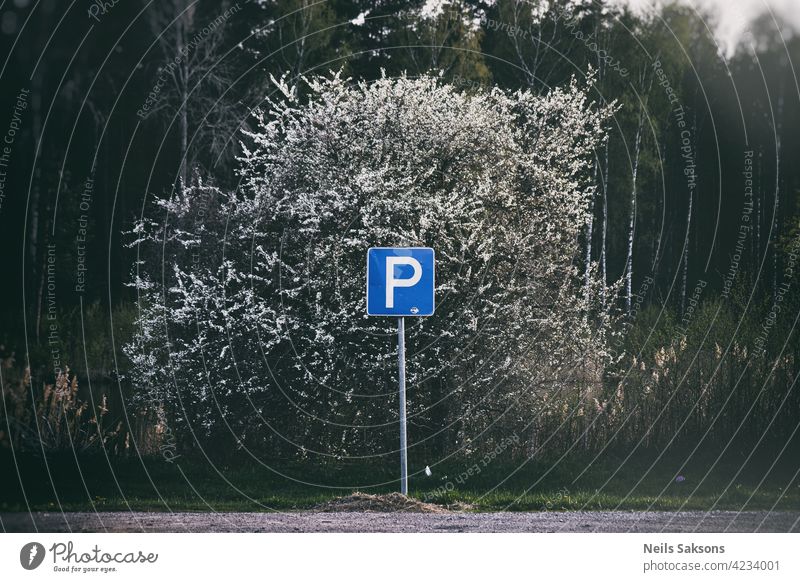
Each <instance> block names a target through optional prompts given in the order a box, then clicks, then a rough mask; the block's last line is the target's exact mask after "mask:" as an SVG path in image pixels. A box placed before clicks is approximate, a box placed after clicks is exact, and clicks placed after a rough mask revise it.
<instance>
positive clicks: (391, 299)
mask: <svg viewBox="0 0 800 582" xmlns="http://www.w3.org/2000/svg"><path fill="white" fill-rule="evenodd" d="M434 285H435V272H434V252H433V249H431V248H427V247H394V248H389V247H373V248H371V249H369V251H367V315H392V316H395V317H403V316H426V315H433V310H434Z"/></svg>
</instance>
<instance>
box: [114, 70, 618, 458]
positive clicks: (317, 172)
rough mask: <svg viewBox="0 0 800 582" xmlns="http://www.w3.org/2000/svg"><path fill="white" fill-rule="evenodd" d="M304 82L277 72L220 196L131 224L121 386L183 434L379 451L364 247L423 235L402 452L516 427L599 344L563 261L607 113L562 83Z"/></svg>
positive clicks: (576, 279)
mask: <svg viewBox="0 0 800 582" xmlns="http://www.w3.org/2000/svg"><path fill="white" fill-rule="evenodd" d="M306 82H307V84H308V86H309V89H310V90H309V91H308V92H307V93H308V95H309V96H308V97H303V98H301V97H298V96H297V95H298V92H297V91H296V90H295V88H291V87H289V86H287V85H286V84H284V83H283V82H276V85H277V87H278V89H279V90H280V93H281V98H280V99H276V100H274V101H270V102H269V103H268V107H267V108H266V111H265V112H263V114H261V115H260V117H261V124H260V126H259V128H258V130H257V131H255V132H254V133H250V134H247V136H246V137H247V139H246V140H245V144H244V148H245V149H244V151H245V154H244V155H243V158H242V159H241V170H240V178H241V181H240V187H239V188H238V189H237V191H236V192H222V191H220V190H218V189H216V188H214V187H212V186H208V185H206V184H202V183H201V184H199V185H198V186H196V187H194V188H191V189H188V190H187V191H186V192H185V194H184V196H183V197H173V198H170V199H169V200H162V201H160V202H159V203H158V206H159V209H160V210H161V212H159V213H158V214H157V216H159V218H158V219H151V220H147V221H143V222H142V223H140V224H139V225H137V228H136V233H137V239H136V243H135V244H137V245H139V246H140V248H141V256H142V257H143V258H142V261H141V262H140V264H139V266H138V269H137V278H136V285H137V287H138V289H139V292H140V299H141V301H140V305H141V313H140V319H139V333H138V334H137V336H136V337H135V338H134V340H133V341H132V342H131V343H130V344H129V345H128V346H127V351H128V354H129V355H130V357H131V358H132V360H133V363H134V368H135V369H136V370H137V371H138V376H137V377H138V378H141V379H142V380H141V386H140V389H139V394H140V398H141V399H142V400H143V401H144V402H146V403H150V404H151V405H152V404H154V403H156V404H157V405H158V406H160V407H163V409H164V410H166V411H168V414H169V417H170V418H172V419H173V422H174V423H175V424H176V425H180V426H182V427H183V428H184V429H185V430H184V432H185V433H188V434H191V435H193V436H194V437H195V438H201V437H207V436H214V442H226V443H229V442H231V441H230V440H228V439H226V438H225V436H226V435H228V436H229V437H230V439H232V440H233V441H234V442H237V443H239V444H243V445H246V446H248V447H257V448H258V447H265V449H266V450H267V451H268V452H270V453H272V454H281V455H288V454H314V453H320V454H324V455H341V456H347V455H354V456H359V455H373V454H375V455H380V454H394V452H396V450H397V445H396V441H397V436H396V434H397V395H396V375H397V372H396V336H395V332H396V320H395V319H392V318H377V317H367V316H366V310H365V276H366V253H367V249H368V248H369V247H372V246H430V247H433V248H434V249H435V250H436V260H437V264H436V279H437V281H436V282H437V289H436V294H437V309H436V313H435V315H434V316H433V317H429V318H419V319H413V320H409V321H408V323H407V331H406V334H407V350H408V354H407V360H408V381H409V387H410V388H409V406H410V411H409V424H410V446H411V447H412V448H413V447H421V448H425V449H426V450H433V451H436V452H438V453H444V452H454V451H459V450H462V451H469V450H474V449H476V448H480V447H481V446H482V443H486V444H489V443H491V442H492V440H493V439H498V438H501V437H502V436H507V435H508V434H510V433H511V432H513V433H515V434H517V435H518V436H520V437H521V438H528V437H529V436H530V434H531V431H533V430H535V426H536V423H535V419H536V417H537V415H539V414H541V413H542V412H543V408H544V407H545V406H547V405H548V402H553V401H554V399H555V398H556V395H557V394H559V393H562V392H564V391H570V393H575V390H576V387H578V390H584V391H585V390H586V389H587V386H589V385H590V384H592V383H593V382H596V380H597V378H598V375H599V374H600V373H601V371H602V367H603V364H604V362H605V359H606V357H607V353H608V351H609V350H608V349H607V344H608V342H609V321H610V319H609V318H610V315H609V314H608V313H605V312H602V311H600V310H599V308H598V307H597V306H595V305H589V304H587V303H586V301H587V299H586V297H597V296H598V295H599V293H588V294H586V293H584V292H583V289H582V288H581V287H580V286H581V285H583V284H584V281H583V274H582V266H580V267H579V268H576V266H577V265H579V263H580V260H579V254H580V237H581V231H582V229H583V227H584V225H585V224H586V221H587V207H588V200H589V197H590V196H591V194H592V186H591V172H590V171H587V168H590V167H591V159H592V156H593V150H594V148H596V147H597V146H598V144H599V143H600V142H601V141H602V140H603V139H604V131H603V124H604V121H605V120H606V118H607V117H608V115H609V114H610V109H609V108H598V107H594V106H593V105H592V104H591V103H590V102H589V100H588V98H587V88H585V87H580V86H579V85H578V84H577V83H575V82H573V83H572V84H571V85H570V86H568V87H565V88H557V89H553V90H552V91H550V93H549V94H548V95H546V96H537V95H534V94H533V93H531V92H527V91H523V92H517V93H513V94H509V93H506V92H503V91H500V90H497V89H496V90H493V91H491V92H477V93H476V92H469V93H464V92H460V91H459V90H457V89H455V88H453V87H450V86H447V85H443V84H441V83H440V82H439V81H438V80H437V79H435V78H432V77H423V78H418V79H409V78H399V79H388V78H383V79H381V80H378V81H376V82H373V83H365V82H362V83H352V82H349V81H348V80H346V79H342V78H340V77H339V76H333V77H332V78H324V79H323V78H315V79H310V80H307V81H306ZM492 446H493V445H492Z"/></svg>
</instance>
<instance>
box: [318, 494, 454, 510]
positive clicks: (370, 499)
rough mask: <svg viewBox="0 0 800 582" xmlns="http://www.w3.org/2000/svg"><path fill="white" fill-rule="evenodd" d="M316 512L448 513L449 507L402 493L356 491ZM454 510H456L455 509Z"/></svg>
mask: <svg viewBox="0 0 800 582" xmlns="http://www.w3.org/2000/svg"><path fill="white" fill-rule="evenodd" d="M314 509H315V510H316V511H323V512H339V511H345V512H349V511H359V512H362V511H363V512H368V513H447V512H448V511H450V509H448V508H447V507H444V506H441V505H434V504H432V503H424V502H422V501H419V500H417V499H413V498H411V497H407V496H405V495H403V494H402V493H386V494H384V495H371V494H369V493H360V492H358V491H356V492H355V493H353V494H352V495H348V496H347V497H338V498H336V499H332V500H330V501H326V502H325V503H321V504H319V505H317V506H316V507H314ZM453 509H456V508H455V507H454V508H453Z"/></svg>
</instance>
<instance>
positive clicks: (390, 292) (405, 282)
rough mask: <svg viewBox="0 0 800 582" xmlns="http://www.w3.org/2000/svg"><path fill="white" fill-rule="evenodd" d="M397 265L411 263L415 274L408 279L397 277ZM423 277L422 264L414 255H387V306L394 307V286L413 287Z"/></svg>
mask: <svg viewBox="0 0 800 582" xmlns="http://www.w3.org/2000/svg"><path fill="white" fill-rule="evenodd" d="M395 265H411V267H412V268H413V269H414V274H413V275H411V277H410V278H408V279H395V278H394V267H395ZM421 278H422V265H420V264H419V261H418V260H417V259H415V258H413V257H386V307H387V308H393V307H394V288H395V287H413V286H414V285H416V284H417V283H419V280H420V279H421Z"/></svg>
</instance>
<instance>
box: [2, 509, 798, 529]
mask: <svg viewBox="0 0 800 582" xmlns="http://www.w3.org/2000/svg"><path fill="white" fill-rule="evenodd" d="M34 522H35V527H34ZM0 525H2V528H0V529H1V530H4V531H7V532H33V531H40V532H68V531H72V532H103V531H109V532H112V531H113V532H141V531H145V532H186V531H189V532H562V531H563V532H628V531H630V532H694V531H697V532H722V531H729V532H753V531H761V532H789V531H794V532H800V512H771V513H770V512H766V511H748V512H743V513H737V512H734V511H714V512H711V513H706V512H702V511H685V512H679V513H666V512H655V511H649V512H628V511H591V512H581V511H576V512H568V513H567V512H563V513H562V512H543V513H521V512H520V513H447V514H431V513H366V512H348V513H317V512H289V513H152V512H109V513H98V514H94V513H66V514H61V513H34V514H32V515H29V514H27V513H5V514H0Z"/></svg>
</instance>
